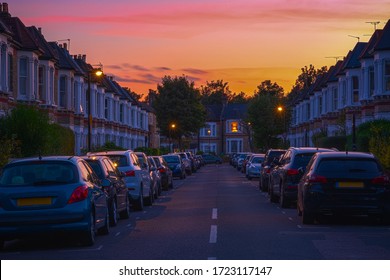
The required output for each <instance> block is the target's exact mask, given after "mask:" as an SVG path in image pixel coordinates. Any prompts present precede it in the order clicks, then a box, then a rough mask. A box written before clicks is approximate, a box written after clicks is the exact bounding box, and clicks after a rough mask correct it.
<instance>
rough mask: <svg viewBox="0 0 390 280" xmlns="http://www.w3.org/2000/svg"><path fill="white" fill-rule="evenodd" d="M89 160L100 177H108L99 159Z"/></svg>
mask: <svg viewBox="0 0 390 280" xmlns="http://www.w3.org/2000/svg"><path fill="white" fill-rule="evenodd" d="M87 162H88V163H89V165H90V166H91V167H92V169H93V171H95V173H96V175H98V177H99V179H104V178H105V177H106V176H105V175H104V171H103V168H102V166H101V165H100V164H99V162H98V161H97V160H87Z"/></svg>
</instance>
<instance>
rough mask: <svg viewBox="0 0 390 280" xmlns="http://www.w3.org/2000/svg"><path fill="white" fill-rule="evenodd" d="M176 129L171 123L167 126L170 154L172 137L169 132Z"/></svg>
mask: <svg viewBox="0 0 390 280" xmlns="http://www.w3.org/2000/svg"><path fill="white" fill-rule="evenodd" d="M175 128H176V124H174V123H172V124H170V125H169V129H168V130H169V151H170V152H171V153H172V148H173V147H172V146H173V145H172V146H171V139H172V135H171V130H174V129H175Z"/></svg>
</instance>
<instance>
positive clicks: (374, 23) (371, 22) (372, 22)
mask: <svg viewBox="0 0 390 280" xmlns="http://www.w3.org/2000/svg"><path fill="white" fill-rule="evenodd" d="M366 23H370V24H372V25H374V30H376V26H377V25H378V24H379V23H381V22H380V21H366Z"/></svg>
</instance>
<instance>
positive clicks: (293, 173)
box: [287, 169, 299, 175]
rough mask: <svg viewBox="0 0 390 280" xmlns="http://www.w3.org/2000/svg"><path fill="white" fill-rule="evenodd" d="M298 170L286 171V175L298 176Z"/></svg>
mask: <svg viewBox="0 0 390 280" xmlns="http://www.w3.org/2000/svg"><path fill="white" fill-rule="evenodd" d="M298 174H299V170H298V169H287V175H298Z"/></svg>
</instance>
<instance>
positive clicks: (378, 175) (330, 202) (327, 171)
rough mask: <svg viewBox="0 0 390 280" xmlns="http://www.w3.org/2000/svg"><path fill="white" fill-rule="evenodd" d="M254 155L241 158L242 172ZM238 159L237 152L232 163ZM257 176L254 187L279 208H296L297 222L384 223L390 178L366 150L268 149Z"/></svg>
mask: <svg viewBox="0 0 390 280" xmlns="http://www.w3.org/2000/svg"><path fill="white" fill-rule="evenodd" d="M255 155H256V154H251V155H250V156H249V158H247V163H246V167H245V168H246V169H247V170H249V169H250V165H251V163H250V162H251V160H253V159H254V158H255ZM247 156H248V155H246V157H247ZM240 158H244V156H243V154H240V155H239V156H237V159H236V160H237V163H236V166H238V161H239V159H240ZM232 165H233V166H234V164H233V163H232ZM236 168H237V167H236ZM240 169H242V167H241V168H240ZM248 174H249V173H248V171H247V173H246V177H247V178H248V179H251V176H248ZM254 177H255V176H253V177H252V178H254ZM258 177H259V190H260V191H263V192H268V196H269V199H270V201H271V202H273V203H279V204H280V207H282V208H288V207H297V210H298V215H299V216H301V217H302V223H303V224H313V223H314V222H316V221H319V220H320V218H322V217H324V216H333V217H338V216H346V215H347V216H356V215H357V216H366V217H369V218H373V219H375V220H380V221H382V222H385V223H386V224H388V223H390V180H389V177H388V175H387V174H386V172H385V170H384V169H383V167H382V166H381V164H380V163H379V161H378V159H377V158H376V157H375V156H374V155H372V154H368V153H362V152H348V151H342V152H341V151H335V150H334V149H325V148H313V147H301V148H295V147H290V148H289V149H287V150H281V149H270V150H268V151H267V152H266V153H265V155H262V163H261V166H260V175H259V176H258Z"/></svg>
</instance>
